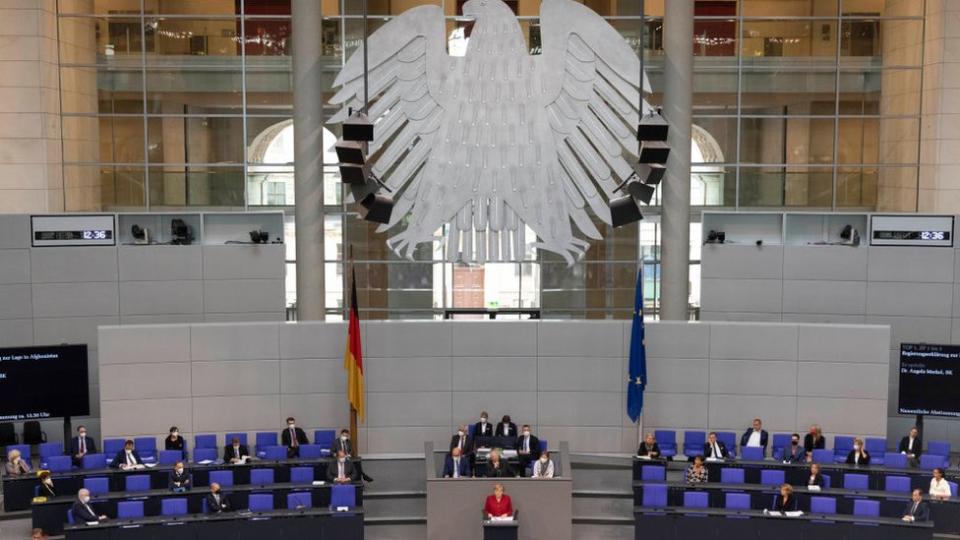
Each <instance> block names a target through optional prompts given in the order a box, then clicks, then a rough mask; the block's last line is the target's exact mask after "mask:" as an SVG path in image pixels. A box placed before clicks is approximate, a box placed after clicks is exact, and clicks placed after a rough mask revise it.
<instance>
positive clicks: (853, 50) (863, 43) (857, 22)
mask: <svg viewBox="0 0 960 540" xmlns="http://www.w3.org/2000/svg"><path fill="white" fill-rule="evenodd" d="M882 52H883V51H882V44H881V43H880V21H878V20H877V19H847V20H844V21H843V22H842V24H841V25H840V56H841V61H842V59H844V58H850V57H856V58H857V60H863V59H866V58H869V57H874V56H880V55H881V54H882Z"/></svg>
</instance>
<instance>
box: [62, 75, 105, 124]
mask: <svg viewBox="0 0 960 540" xmlns="http://www.w3.org/2000/svg"><path fill="white" fill-rule="evenodd" d="M60 78H61V80H62V82H61V85H60V101H61V110H62V111H63V112H65V113H81V114H96V113H97V112H98V110H99V108H100V104H99V103H98V99H99V96H98V91H97V68H94V67H83V68H61V70H60Z"/></svg>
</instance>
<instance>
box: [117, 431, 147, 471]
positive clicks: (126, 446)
mask: <svg viewBox="0 0 960 540" xmlns="http://www.w3.org/2000/svg"><path fill="white" fill-rule="evenodd" d="M110 466H111V467H113V468H114V469H121V470H127V469H136V468H139V467H143V460H142V459H140V454H138V453H137V451H136V450H135V449H134V448H133V441H131V440H130V439H127V440H126V442H124V443H123V449H122V450H120V451H119V452H117V455H116V456H114V458H113V461H111V462H110Z"/></svg>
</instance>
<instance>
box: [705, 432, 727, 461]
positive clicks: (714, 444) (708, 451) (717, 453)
mask: <svg viewBox="0 0 960 540" xmlns="http://www.w3.org/2000/svg"><path fill="white" fill-rule="evenodd" d="M703 456H704V457H707V458H716V459H726V458H727V457H729V456H730V453H729V452H728V451H727V446H726V445H725V444H723V441H721V440H719V439H717V432H716V431H711V432H710V435H708V436H707V442H706V444H704V445H703Z"/></svg>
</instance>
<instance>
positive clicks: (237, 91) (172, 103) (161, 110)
mask: <svg viewBox="0 0 960 540" xmlns="http://www.w3.org/2000/svg"><path fill="white" fill-rule="evenodd" d="M238 67H239V64H238ZM240 77H241V75H240V71H239V70H237V71H233V70H226V71H219V70H212V69H210V70H207V69H185V68H184V67H179V68H171V69H148V70H147V111H148V112H150V113H153V114H187V113H190V112H200V111H197V110H196V109H194V110H193V111H191V110H190V108H191V107H193V108H196V107H207V106H215V107H220V108H222V107H233V108H235V112H236V113H240V107H241V106H242V105H243V97H242V87H243V83H242V80H241V78H240Z"/></svg>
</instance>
